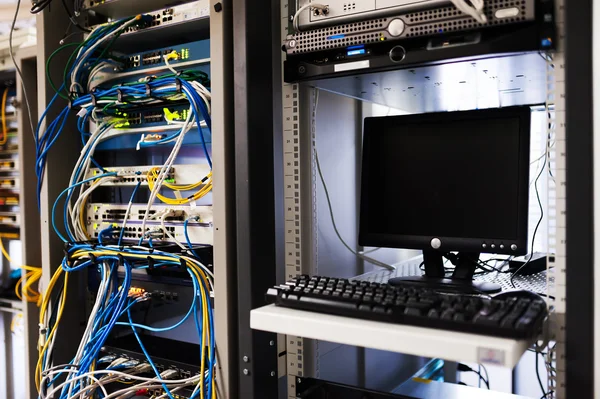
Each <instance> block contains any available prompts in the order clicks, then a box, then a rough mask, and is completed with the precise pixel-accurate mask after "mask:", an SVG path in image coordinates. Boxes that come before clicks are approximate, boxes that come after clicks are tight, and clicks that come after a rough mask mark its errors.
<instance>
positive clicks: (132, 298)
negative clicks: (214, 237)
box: [35, 244, 216, 399]
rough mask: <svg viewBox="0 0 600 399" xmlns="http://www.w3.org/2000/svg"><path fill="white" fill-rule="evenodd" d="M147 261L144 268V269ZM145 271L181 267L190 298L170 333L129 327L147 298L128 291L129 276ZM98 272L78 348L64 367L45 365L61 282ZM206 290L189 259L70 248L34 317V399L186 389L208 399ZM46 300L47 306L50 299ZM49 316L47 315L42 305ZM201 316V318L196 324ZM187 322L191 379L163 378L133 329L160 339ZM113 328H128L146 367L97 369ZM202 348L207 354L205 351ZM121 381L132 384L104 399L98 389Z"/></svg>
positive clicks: (200, 269)
mask: <svg viewBox="0 0 600 399" xmlns="http://www.w3.org/2000/svg"><path fill="white" fill-rule="evenodd" d="M150 262H152V265H150ZM149 267H153V268H164V269H169V268H177V269H179V270H181V268H182V267H183V268H185V270H186V271H187V273H188V274H189V276H190V278H191V281H192V284H193V287H194V288H193V289H194V292H195V295H194V298H193V301H192V303H191V304H190V307H189V310H188V312H187V314H186V315H185V316H184V317H183V318H182V319H181V320H179V321H178V322H177V323H175V324H174V325H172V326H168V327H162V328H154V327H151V326H147V325H144V324H139V323H135V322H134V321H133V318H132V315H131V311H132V309H134V308H135V307H136V306H137V305H138V304H140V303H142V302H144V301H147V300H149V299H150V295H149V294H147V293H139V292H137V291H130V288H131V277H132V273H133V271H134V270H140V269H147V268H149ZM90 268H91V270H90V272H92V270H94V269H99V270H100V272H101V276H102V280H101V283H100V286H99V288H98V292H97V295H96V301H95V303H94V306H93V309H92V311H91V314H90V317H89V319H88V323H87V327H86V330H85V333H84V334H83V337H82V339H81V341H80V343H79V347H78V350H77V352H76V353H75V354H74V357H73V359H72V360H71V362H69V364H67V365H62V366H55V367H53V366H52V350H53V347H54V344H55V342H56V339H57V336H58V334H59V333H58V331H59V330H58V326H59V324H60V321H61V319H62V316H63V313H64V307H65V303H66V301H67V300H69V297H68V287H69V286H68V281H69V276H70V275H71V274H72V273H75V272H77V271H81V270H84V269H90ZM118 270H122V271H124V277H123V280H122V281H121V282H119V280H118V279H117V278H116V276H117V272H118ZM61 278H62V281H63V284H62V289H60V291H59V292H58V293H55V292H54V291H55V289H56V288H55V287H56V286H57V285H58V282H59V280H60V279H61ZM212 289H213V275H212V273H211V272H210V271H209V270H208V269H207V268H206V267H205V266H204V265H203V264H202V263H200V262H199V261H198V260H197V259H195V258H193V257H188V256H179V255H174V254H171V253H167V252H162V251H158V250H150V249H148V248H144V247H130V248H120V247H118V246H110V245H106V246H104V245H95V246H91V245H84V244H75V245H70V246H69V249H68V251H67V256H66V257H65V258H64V259H63V261H62V264H61V267H60V268H58V269H57V271H56V272H55V274H54V276H53V277H52V279H51V281H50V284H49V286H48V290H47V291H46V293H45V295H44V298H43V301H42V306H41V311H40V343H39V345H40V357H39V359H38V364H37V367H36V375H35V379H36V384H37V387H38V390H39V392H40V398H41V399H45V398H59V399H67V398H69V399H71V398H91V397H95V396H94V395H95V393H96V392H102V394H103V396H102V397H103V398H104V399H110V398H128V397H131V396H132V394H134V393H136V392H138V391H139V390H142V389H163V390H164V391H165V394H164V395H162V396H160V397H161V398H166V397H168V398H171V399H173V398H174V396H173V394H174V393H175V392H177V391H178V390H180V389H182V388H186V387H192V388H193V389H194V393H193V394H192V398H197V397H199V398H216V389H215V380H214V368H215V365H216V353H215V335H214V317H213V311H212V309H211V305H210V292H211V290H212ZM51 299H52V300H51ZM51 302H52V303H55V309H54V310H50V303H51ZM199 313H200V314H201V319H200V318H199ZM190 318H193V320H194V323H195V326H196V329H197V332H198V336H199V337H200V338H201V339H200V341H201V342H200V353H199V357H200V370H199V374H198V375H195V376H191V377H189V378H185V379H179V380H172V379H168V378H167V377H166V375H165V373H164V372H163V373H161V372H159V370H158V369H157V368H156V365H155V364H154V363H153V361H152V359H151V357H150V356H149V354H148V352H147V350H146V348H145V346H144V344H143V341H142V339H141V337H140V335H139V330H147V331H151V332H155V333H156V332H166V331H170V330H173V329H175V328H177V327H179V326H181V325H182V324H183V323H184V322H185V321H186V320H188V319H190ZM116 326H125V327H129V328H130V329H131V330H132V332H133V334H134V335H135V337H136V339H137V341H138V343H139V345H140V348H141V349H142V351H143V352H144V354H146V357H147V362H137V363H136V362H133V363H128V364H124V363H120V364H119V363H117V364H115V362H111V363H110V364H109V365H108V366H106V368H104V369H99V366H100V365H102V363H103V359H102V358H100V357H99V355H100V350H101V348H102V346H103V345H104V344H105V342H106V339H107V338H108V336H109V334H110V333H111V332H112V331H113V329H114V328H115V327H116ZM204 348H207V350H206V351H205V350H204ZM148 372H151V373H152V372H153V373H154V374H155V375H156V377H151V378H150V377H142V376H140V375H139V374H142V373H148ZM116 381H125V382H127V383H131V384H132V385H130V386H128V387H126V388H124V389H119V390H117V391H115V392H113V393H110V394H109V393H108V392H107V390H106V389H105V387H104V386H105V385H107V384H108V383H111V382H116Z"/></svg>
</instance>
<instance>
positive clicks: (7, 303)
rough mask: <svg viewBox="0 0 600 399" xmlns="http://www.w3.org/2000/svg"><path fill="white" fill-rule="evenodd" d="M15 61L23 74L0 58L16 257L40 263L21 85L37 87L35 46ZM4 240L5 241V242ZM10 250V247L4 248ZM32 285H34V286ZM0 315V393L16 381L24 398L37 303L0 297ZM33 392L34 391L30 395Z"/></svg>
mask: <svg viewBox="0 0 600 399" xmlns="http://www.w3.org/2000/svg"><path fill="white" fill-rule="evenodd" d="M14 56H15V61H16V64H17V66H18V67H19V68H20V69H21V71H23V76H22V78H21V76H19V75H18V74H17V73H16V71H15V68H14V64H13V63H12V60H11V59H10V58H9V57H8V56H7V57H6V58H4V59H3V60H2V62H1V63H2V72H1V73H2V76H3V79H4V80H6V79H10V80H12V81H13V82H14V84H15V88H16V97H15V103H14V106H15V109H16V113H15V115H16V123H17V142H16V144H17V146H18V149H17V156H18V163H17V164H16V165H15V167H16V170H18V172H19V176H18V179H19V189H18V206H19V228H18V239H19V241H20V242H21V255H20V258H21V260H22V263H23V264H26V265H32V266H36V265H40V264H41V262H40V249H41V246H40V224H39V216H38V211H37V201H36V200H35V183H34V182H35V174H33V177H32V169H31V168H29V167H28V166H29V165H30V162H32V160H33V159H35V155H34V154H35V151H34V148H35V146H34V145H33V134H34V132H32V131H31V123H33V124H34V125H35V123H36V122H37V120H33V121H30V120H29V115H30V114H29V112H28V111H27V106H26V104H25V99H24V95H23V86H22V84H23V85H24V86H25V88H26V90H27V91H28V93H35V91H36V88H37V76H36V68H37V66H36V48H35V47H24V48H22V49H16V51H15V54H14ZM30 105H31V109H30V112H31V117H32V118H33V119H37V104H36V102H35V98H31V100H30ZM7 242H8V241H7ZM7 250H9V251H10V249H8V248H7ZM2 264H3V266H5V267H3V269H4V270H3V273H5V274H4V276H7V275H8V272H9V271H10V265H9V264H8V261H7V260H6V259H3V260H2ZM14 266H15V265H13V267H14ZM33 288H35V285H34V287H33ZM0 302H1V304H0V316H1V317H3V318H4V326H5V329H4V331H3V335H4V341H3V342H4V353H5V360H6V362H7V363H6V365H5V367H3V372H4V374H5V375H4V378H5V381H6V384H4V386H3V387H2V389H1V390H0V395H3V396H4V397H11V396H12V395H13V390H14V388H15V386H16V380H17V379H18V380H19V382H24V386H21V387H20V391H22V392H23V393H25V394H26V395H27V397H29V396H32V392H33V393H35V386H34V385H33V381H32V380H31V379H30V378H29V376H31V375H33V370H34V369H35V362H36V361H37V340H38V337H39V333H38V327H37V318H38V312H37V306H36V304H35V303H31V302H28V301H27V299H26V298H25V297H23V299H22V300H21V301H19V300H7V299H0ZM17 314H21V315H22V321H23V322H22V326H23V329H22V334H23V342H24V348H23V349H24V355H25V356H24V357H21V353H20V352H19V351H18V350H17V348H16V346H15V340H14V339H13V338H12V333H11V328H10V326H11V322H10V319H9V316H11V315H12V316H13V317H14V316H16V315H17ZM13 356H15V357H17V356H18V357H19V358H22V360H23V364H24V370H23V371H24V373H23V374H20V373H19V374H16V373H14V372H13V371H12V365H11V364H10V362H11V360H12V357H13ZM33 395H34V394H33Z"/></svg>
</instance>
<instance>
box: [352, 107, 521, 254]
mask: <svg viewBox="0 0 600 399" xmlns="http://www.w3.org/2000/svg"><path fill="white" fill-rule="evenodd" d="M530 117H531V111H530V109H529V107H510V108H502V109H491V110H477V111H468V112H452V113H435V114H421V115H409V116H397V117H383V118H367V119H365V128H364V148H363V176H362V195H361V197H362V198H361V225H360V243H361V245H365V246H384V247H401V248H415V249H432V248H431V245H432V244H431V242H432V240H433V239H434V238H437V239H439V240H440V241H441V243H442V248H439V249H441V250H447V251H472V252H494V253H511V254H521V253H524V251H525V250H526V248H525V247H526V242H527V205H528V191H529V190H528V181H529V140H530ZM434 249H438V248H434Z"/></svg>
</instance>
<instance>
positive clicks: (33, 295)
mask: <svg viewBox="0 0 600 399" xmlns="http://www.w3.org/2000/svg"><path fill="white" fill-rule="evenodd" d="M4 238H11V239H15V238H19V236H18V235H16V234H7V233H5V234H0V251H2V254H3V255H4V257H5V258H6V260H8V261H9V262H10V263H13V264H14V262H13V261H12V259H11V258H10V255H9V254H8V251H6V249H5V248H4V243H3V241H2V240H3V239H4ZM21 270H23V271H25V272H26V273H25V275H24V276H21V278H20V279H19V281H17V285H16V286H15V294H17V297H18V298H19V299H23V296H25V299H26V300H27V302H31V303H35V304H37V305H38V306H40V304H41V295H40V293H39V292H38V291H37V290H35V289H34V288H33V285H34V284H35V283H37V282H38V281H39V280H40V278H42V268H41V267H34V266H26V265H22V266H21Z"/></svg>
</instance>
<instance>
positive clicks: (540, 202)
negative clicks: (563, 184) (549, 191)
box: [510, 151, 548, 288]
mask: <svg viewBox="0 0 600 399" xmlns="http://www.w3.org/2000/svg"><path fill="white" fill-rule="evenodd" d="M547 163H548V152H547V151H546V156H545V157H544V163H543V164H542V168H541V169H540V173H538V175H537V177H536V178H535V183H534V184H533V186H534V187H535V195H536V198H537V201H538V205H539V207H540V219H539V220H538V222H537V225H536V226H535V230H533V237H532V238H531V254H530V255H529V259H527V261H526V262H525V263H523V265H522V266H521V267H519V268H518V269H517V270H516V271H515V272H514V273H513V274H512V276H510V285H512V287H513V288H517V286H516V285H515V281H514V280H515V277H516V276H517V275H518V274H519V273H520V272H521V270H523V269H524V268H525V267H527V265H529V263H530V262H531V260H532V259H533V255H534V252H533V248H534V245H535V237H536V235H537V232H538V229H539V228H540V225H541V224H542V220H544V206H543V205H542V200H541V198H540V190H539V188H538V181H539V180H540V177H542V174H543V173H544V170H545V169H546V165H547Z"/></svg>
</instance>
